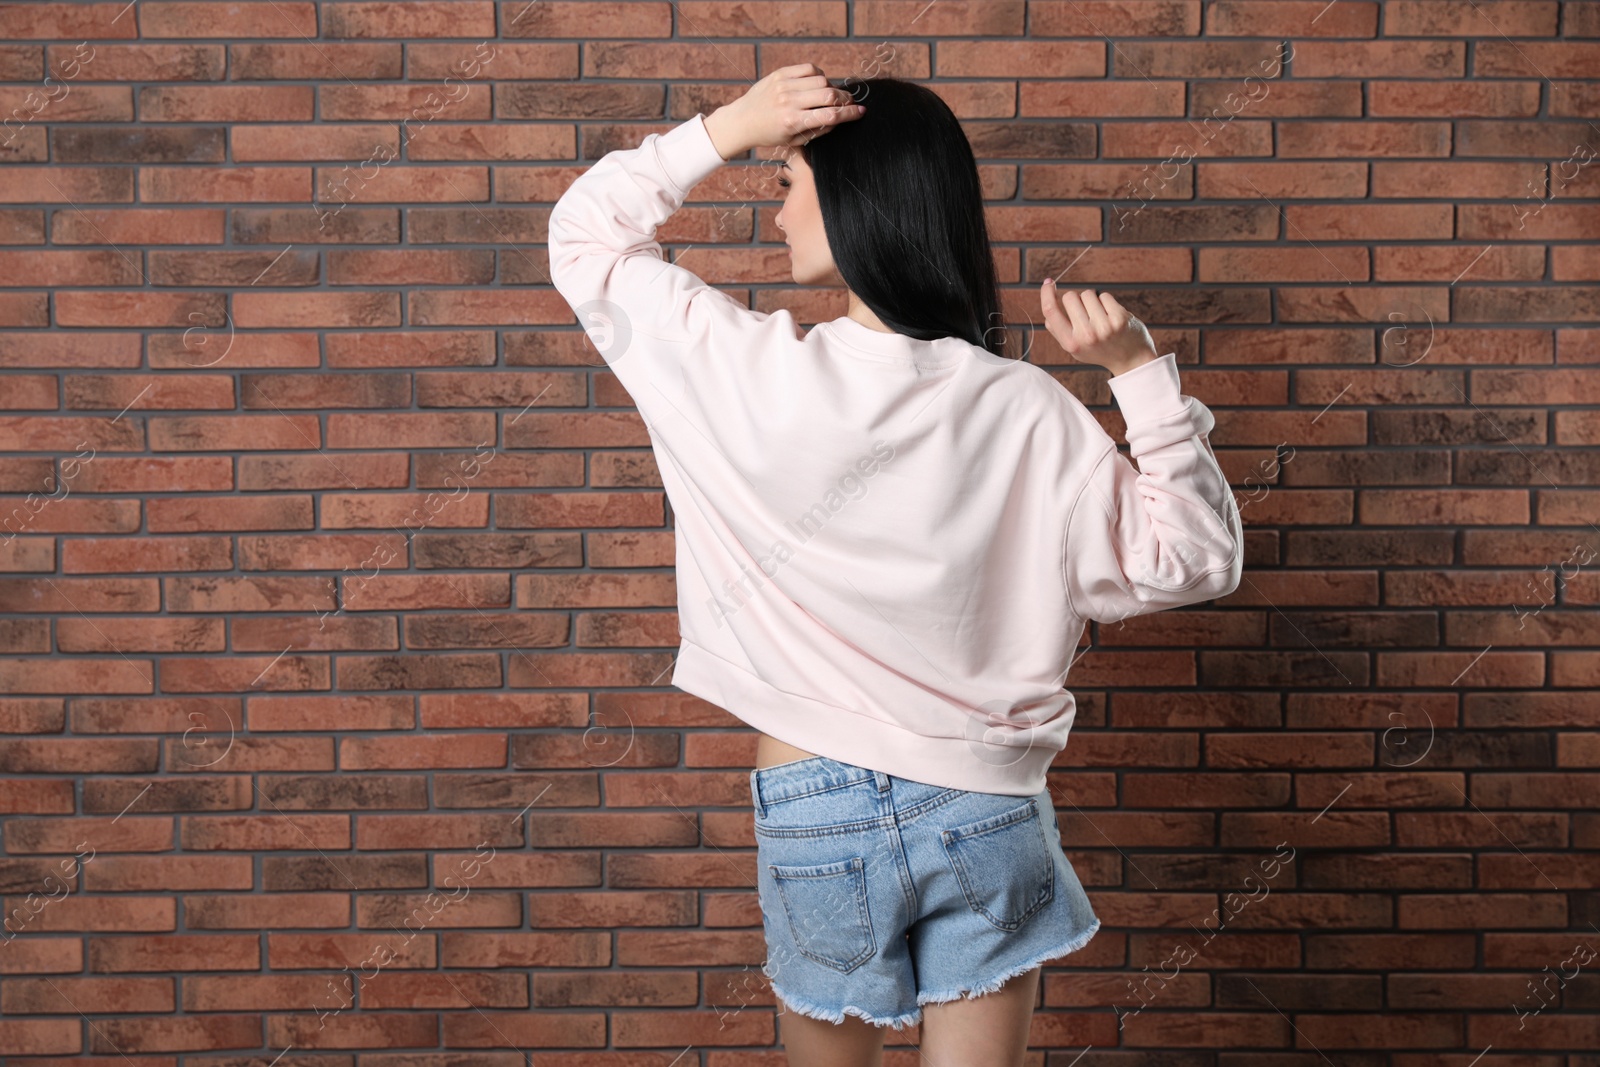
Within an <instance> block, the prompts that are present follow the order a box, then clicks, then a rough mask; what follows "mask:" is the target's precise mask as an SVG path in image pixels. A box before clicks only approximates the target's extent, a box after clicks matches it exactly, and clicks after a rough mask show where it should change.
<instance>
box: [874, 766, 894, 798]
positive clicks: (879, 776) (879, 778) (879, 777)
mask: <svg viewBox="0 0 1600 1067" xmlns="http://www.w3.org/2000/svg"><path fill="white" fill-rule="evenodd" d="M872 777H873V780H874V781H876V782H877V783H878V792H880V793H887V792H888V791H889V787H890V785H891V784H892V783H890V781H889V776H888V775H887V774H885V773H883V772H882V771H873V772H872Z"/></svg>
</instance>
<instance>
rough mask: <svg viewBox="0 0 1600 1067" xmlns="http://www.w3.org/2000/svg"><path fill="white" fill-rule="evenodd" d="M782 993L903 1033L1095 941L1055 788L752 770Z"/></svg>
mask: <svg viewBox="0 0 1600 1067" xmlns="http://www.w3.org/2000/svg"><path fill="white" fill-rule="evenodd" d="M750 796H751V800H752V805H753V807H754V810H755V833H756V860H757V863H756V867H757V889H758V894H759V899H760V903H761V919H762V928H763V931H764V932H765V934H766V939H767V959H766V963H765V965H764V966H763V967H762V973H763V974H765V975H766V976H767V978H768V979H770V980H771V983H772V991H773V993H774V994H776V995H777V997H778V998H779V999H780V1000H782V1001H783V1003H784V1004H785V1005H786V1006H787V1007H788V1008H790V1009H791V1010H793V1011H796V1012H798V1013H800V1014H801V1015H806V1016H810V1017H811V1018H815V1019H822V1020H825V1021H827V1022H832V1023H842V1022H844V1020H845V1016H846V1015H855V1016H859V1017H860V1018H862V1019H865V1020H866V1021H867V1022H869V1023H872V1024H873V1025H875V1026H892V1027H894V1028H896V1029H900V1028H901V1027H904V1026H908V1025H912V1024H916V1023H920V1022H921V1021H922V1006H923V1005H924V1004H942V1003H945V1002H947V1001H952V1000H956V999H957V998H960V997H967V998H973V997H978V996H982V995H983V994H985V993H990V992H993V991H995V990H997V989H999V988H1000V986H1002V985H1003V984H1005V982H1006V980H1007V979H1010V978H1013V977H1015V976H1017V975H1019V974H1022V973H1024V972H1025V971H1029V970H1032V969H1033V968H1034V967H1036V966H1039V965H1040V964H1042V963H1045V962H1046V961H1049V960H1053V959H1056V958H1057V957H1060V956H1064V955H1066V954H1067V953H1069V952H1075V951H1077V950H1078V949H1080V948H1082V947H1083V946H1084V945H1086V944H1088V943H1089V939H1090V938H1092V937H1093V936H1094V935H1095V931H1097V930H1098V929H1099V928H1100V920H1099V918H1098V917H1097V916H1096V915H1095V913H1094V909H1093V908H1092V907H1091V906H1090V904H1089V898H1088V897H1087V896H1086V895H1085V893H1084V891H1083V886H1082V884H1081V883H1080V882H1079V881H1078V876H1077V873H1076V872H1075V871H1074V870H1073V869H1072V864H1071V862H1070V861H1069V860H1068V859H1067V856H1066V853H1064V852H1063V851H1062V849H1061V830H1060V826H1059V824H1058V823H1057V821H1056V813H1055V806H1054V804H1053V803H1052V801H1051V797H1050V791H1049V790H1048V789H1046V790H1044V791H1043V792H1040V793H1038V794H1037V795H1035V796H1031V797H1023V796H1007V795H1002V794H998V793H977V792H968V791H966V790H961V789H946V788H944V787H942V786H936V785H928V784H926V783H923V782H914V781H911V780H909V779H906V778H898V777H896V776H894V775H892V774H886V773H885V772H883V771H873V770H867V769H866V768H863V767H857V766H855V765H853V764H849V763H843V762H841V761H839V760H835V759H830V758H828V757H826V756H814V757H811V758H809V759H802V760H796V761H794V762H791V763H780V764H776V765H774V766H771V767H762V768H758V769H756V770H753V771H751V772H750Z"/></svg>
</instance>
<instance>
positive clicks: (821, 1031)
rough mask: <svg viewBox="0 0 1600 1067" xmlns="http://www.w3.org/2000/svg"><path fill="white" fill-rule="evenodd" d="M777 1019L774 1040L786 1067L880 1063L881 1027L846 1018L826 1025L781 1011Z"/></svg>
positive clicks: (855, 1066) (853, 1066) (866, 1066)
mask: <svg viewBox="0 0 1600 1067" xmlns="http://www.w3.org/2000/svg"><path fill="white" fill-rule="evenodd" d="M780 1003H781V1002H780ZM778 1020H779V1025H778V1041H779V1043H780V1044H782V1045H783V1051H784V1054H785V1055H786V1056H787V1057H788V1059H789V1067H879V1065H880V1064H881V1063H883V1041H884V1033H883V1028H882V1027H878V1026H873V1025H872V1024H871V1023H869V1022H867V1021H866V1020H865V1019H860V1018H857V1017H856V1016H854V1015H846V1016H845V1017H844V1022H842V1023H830V1022H827V1021H826V1020H823V1019H813V1018H810V1017H809V1016H805V1015H801V1014H800V1013H799V1012H797V1011H790V1010H788V1009H785V1010H784V1011H783V1013H782V1014H780V1015H779V1016H778Z"/></svg>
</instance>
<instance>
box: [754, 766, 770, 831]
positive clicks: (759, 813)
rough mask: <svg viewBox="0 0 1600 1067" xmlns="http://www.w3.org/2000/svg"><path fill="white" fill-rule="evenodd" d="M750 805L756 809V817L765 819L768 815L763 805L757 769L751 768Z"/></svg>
mask: <svg viewBox="0 0 1600 1067" xmlns="http://www.w3.org/2000/svg"><path fill="white" fill-rule="evenodd" d="M757 769H759V768H757ZM750 806H751V808H753V809H754V810H755V816H756V818H758V819H765V818H766V817H767V812H766V809H764V808H763V807H762V806H761V786H760V784H759V781H758V780H757V778H756V770H751V772H750Z"/></svg>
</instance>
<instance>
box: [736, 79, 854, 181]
mask: <svg viewBox="0 0 1600 1067" xmlns="http://www.w3.org/2000/svg"><path fill="white" fill-rule="evenodd" d="M853 100H854V98H853V97H852V96H851V95H850V93H849V92H848V91H847V90H844V89H840V88H838V87H837V86H835V85H832V84H830V83H829V81H828V79H827V77H826V76H825V75H824V74H823V73H822V69H821V68H820V67H818V66H817V65H816V64H815V63H796V64H794V65H793V66H789V67H779V68H778V69H777V70H775V71H773V72H772V73H771V74H768V75H767V76H766V77H765V78H762V79H761V80H760V81H758V82H756V83H755V84H754V85H752V86H751V87H750V88H749V89H748V90H747V91H746V92H745V94H744V95H743V96H741V97H740V98H739V99H737V100H735V101H733V102H732V103H731V104H724V105H723V106H721V107H719V108H717V109H716V110H715V111H713V112H712V113H711V114H710V115H708V116H707V117H706V120H705V124H706V132H708V133H710V134H711V141H712V143H713V144H714V145H716V148H717V152H718V153H719V154H720V155H721V156H722V158H723V159H732V158H733V157H734V156H741V155H744V153H746V152H748V151H749V150H750V149H752V148H792V147H795V146H798V145H802V144H805V143H806V142H807V141H809V140H811V139H812V138H814V137H820V136H822V135H823V134H824V133H827V132H828V131H829V130H831V129H833V127H835V126H837V125H838V124H839V123H841V122H850V121H852V120H854V119H858V118H860V117H861V116H862V115H864V114H866V110H867V109H866V106H865V105H863V104H857V103H854V102H853Z"/></svg>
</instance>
